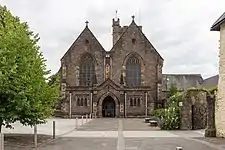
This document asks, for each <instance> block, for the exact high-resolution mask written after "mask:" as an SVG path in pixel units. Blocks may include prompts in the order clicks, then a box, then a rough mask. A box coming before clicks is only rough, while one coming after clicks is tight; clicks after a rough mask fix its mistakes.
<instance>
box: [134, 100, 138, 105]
mask: <svg viewBox="0 0 225 150" xmlns="http://www.w3.org/2000/svg"><path fill="white" fill-rule="evenodd" d="M134 106H137V99H136V98H134Z"/></svg>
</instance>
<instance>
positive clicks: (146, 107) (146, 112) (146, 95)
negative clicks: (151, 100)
mask: <svg viewBox="0 0 225 150" xmlns="http://www.w3.org/2000/svg"><path fill="white" fill-rule="evenodd" d="M147 116H148V93H147V92H145V117H147Z"/></svg>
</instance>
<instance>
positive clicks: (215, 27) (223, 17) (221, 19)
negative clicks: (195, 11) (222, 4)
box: [210, 12, 225, 31]
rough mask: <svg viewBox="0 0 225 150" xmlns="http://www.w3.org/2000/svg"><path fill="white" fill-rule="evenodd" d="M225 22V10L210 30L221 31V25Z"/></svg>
mask: <svg viewBox="0 0 225 150" xmlns="http://www.w3.org/2000/svg"><path fill="white" fill-rule="evenodd" d="M224 22H225V12H224V13H223V14H222V15H221V16H220V17H219V18H218V19H217V20H216V22H215V23H214V24H213V25H212V27H211V28H210V31H220V25H221V24H223V23H224Z"/></svg>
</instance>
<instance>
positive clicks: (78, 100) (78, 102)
mask: <svg viewBox="0 0 225 150" xmlns="http://www.w3.org/2000/svg"><path fill="white" fill-rule="evenodd" d="M77 106H80V98H78V99H77Z"/></svg>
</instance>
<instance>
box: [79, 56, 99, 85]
mask: <svg viewBox="0 0 225 150" xmlns="http://www.w3.org/2000/svg"><path fill="white" fill-rule="evenodd" d="M79 83H80V85H83V86H91V85H93V84H95V83H96V76H95V64H94V60H93V57H92V56H91V55H90V54H85V55H84V56H82V57H81V60H80V73H79Z"/></svg>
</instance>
